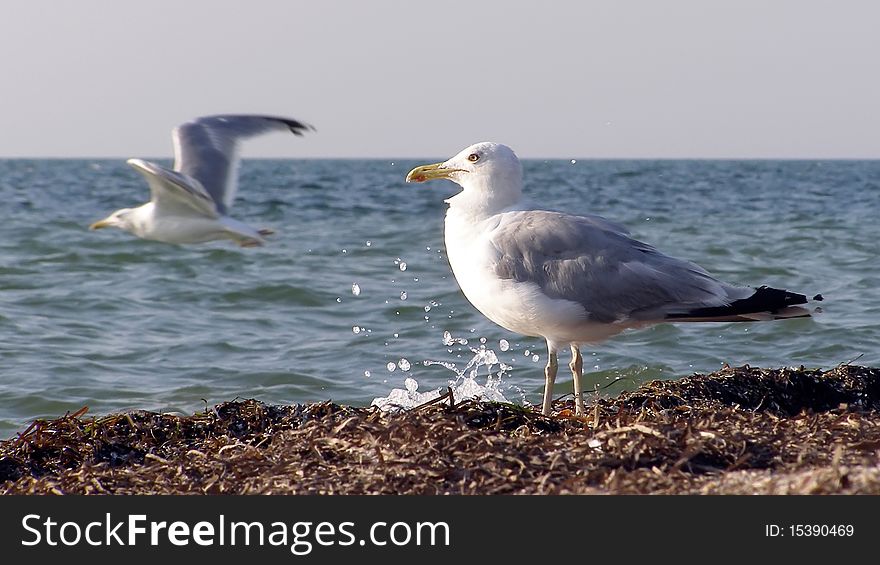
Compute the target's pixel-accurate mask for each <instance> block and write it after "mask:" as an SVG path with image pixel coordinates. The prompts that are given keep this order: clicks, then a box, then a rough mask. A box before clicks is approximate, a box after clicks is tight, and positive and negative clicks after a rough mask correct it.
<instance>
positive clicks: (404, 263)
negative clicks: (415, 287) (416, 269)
mask: <svg viewBox="0 0 880 565" xmlns="http://www.w3.org/2000/svg"><path fill="white" fill-rule="evenodd" d="M400 270H401V271H405V270H406V261H401V262H400Z"/></svg>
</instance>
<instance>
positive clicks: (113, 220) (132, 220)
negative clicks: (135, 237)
mask: <svg viewBox="0 0 880 565" xmlns="http://www.w3.org/2000/svg"><path fill="white" fill-rule="evenodd" d="M138 209H139V208H122V209H120V210H116V211H115V212H113V213H112V214H110V215H109V216H107V217H106V218H104V219H103V220H98V221H97V222H95V223H94V224H92V225H90V226H89V229H90V230H99V229H103V228H119V229H121V230H125V231H127V232H132V233H134V231H135V229H136V227H135V226H136V224H137V213H136V211H137V210H138Z"/></svg>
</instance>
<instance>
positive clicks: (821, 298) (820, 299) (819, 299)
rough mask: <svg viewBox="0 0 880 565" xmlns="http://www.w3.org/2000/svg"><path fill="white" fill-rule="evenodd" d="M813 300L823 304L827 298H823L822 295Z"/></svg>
mask: <svg viewBox="0 0 880 565" xmlns="http://www.w3.org/2000/svg"><path fill="white" fill-rule="evenodd" d="M813 300H815V301H817V302H822V301H823V300H825V297H824V296H822V295H821V294H817V295H816V296H814V297H813Z"/></svg>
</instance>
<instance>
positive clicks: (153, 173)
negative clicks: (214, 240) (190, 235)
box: [126, 159, 218, 218]
mask: <svg viewBox="0 0 880 565" xmlns="http://www.w3.org/2000/svg"><path fill="white" fill-rule="evenodd" d="M126 162H127V163H128V164H129V165H131V166H132V168H134V170H136V171H137V172H139V173H140V174H141V175H143V177H144V178H145V179H147V184H149V185H150V195H151V199H152V200H153V202H154V203H155V205H156V207H157V208H159V209H161V210H163V211H167V212H169V213H175V212H177V213H178V214H179V215H192V213H193V212H196V213H198V214H201V215H204V216H207V217H209V218H217V217H218V213H217V206H215V204H214V200H213V199H212V198H211V195H210V194H208V193H207V192H206V191H205V189H204V188H203V187H202V186H201V184H200V183H198V181H196V182H193V181H192V179H189V178H187V177H185V176H183V175H182V174H180V173H176V172H174V171H169V170H168V169H166V168H165V167H162V166H160V165H157V164H155V163H150V162H149V161H143V160H141V159H129V160H128V161H126Z"/></svg>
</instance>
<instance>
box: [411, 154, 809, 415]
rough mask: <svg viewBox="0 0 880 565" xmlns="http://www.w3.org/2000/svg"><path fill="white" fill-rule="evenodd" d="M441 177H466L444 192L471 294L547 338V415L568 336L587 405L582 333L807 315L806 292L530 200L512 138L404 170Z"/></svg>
mask: <svg viewBox="0 0 880 565" xmlns="http://www.w3.org/2000/svg"><path fill="white" fill-rule="evenodd" d="M433 179H448V180H451V181H453V182H455V183H457V184H459V185H460V186H461V187H462V191H461V192H460V193H458V194H457V195H455V196H453V197H452V198H450V199H448V200H447V201H446V202H447V203H448V204H449V210H448V211H447V213H446V223H445V224H446V225H445V242H446V254H447V257H448V259H449V264H450V266H451V267H452V272H453V273H454V274H455V278H456V280H457V281H458V284H459V286H460V287H461V290H462V292H463V293H464V295H465V297H467V299H468V300H469V301H470V302H471V304H473V305H474V306H475V307H476V308H477V310H479V311H480V312H482V313H483V314H484V315H485V316H486V317H488V318H489V319H490V320H492V321H493V322H495V323H496V324H499V325H500V326H503V327H504V328H506V329H508V330H510V331H513V332H517V333H521V334H525V335H529V336H540V337H543V338H544V339H545V340H546V341H547V349H548V353H549V361H548V363H547V367H546V368H545V370H544V375H545V386H544V402H543V407H542V408H543V413H544V414H550V408H551V401H552V394H553V383H554V381H555V379H556V372H557V368H558V362H557V351H558V349H559V348H560V347H564V346H570V347H571V352H572V360H571V363H570V365H569V367H570V368H571V372H572V377H573V378H574V394H575V413H576V415H583V414H584V405H583V399H582V398H581V376H582V374H583V359H582V357H581V353H580V345H581V344H582V343H597V342H600V341H602V340H605V339H607V338H609V337H611V336H613V335H615V334H617V333H619V332H622V331H624V330H626V329H628V328H639V327H645V326H648V325H651V324H657V323H660V322H730V321H757V320H776V319H782V318H794V317H806V316H810V312H809V310H807V309H806V308H804V307H801V306H799V305H800V304H806V303H807V302H808V301H807V298H806V296H804V295H802V294H796V293H792V292H788V291H785V290H779V289H775V288H769V287H766V286H761V287H758V288H751V287H742V286H735V285H731V284H728V283H725V282H722V281H720V280H718V279H716V278H714V277H712V276H711V275H710V274H709V273H707V272H706V271H705V270H703V269H702V268H701V267H699V266H697V265H695V264H694V263H690V262H688V261H683V260H681V259H675V258H673V257H669V256H668V255H664V254H663V253H661V252H659V251H657V250H656V249H655V248H654V247H652V246H650V245H648V244H645V243H642V242H640V241H636V240H635V239H632V238H631V237H629V236H628V232H627V230H626V229H625V228H624V227H623V226H620V225H618V224H616V223H613V222H610V221H608V220H606V219H604V218H602V217H600V216H593V215H585V216H574V215H571V214H563V213H559V212H551V211H544V210H531V209H527V208H525V207H524V205H523V204H522V203H521V198H522V165H521V164H520V162H519V159H518V158H517V156H516V154H515V153H514V152H513V150H512V149H510V148H509V147H507V146H506V145H501V144H498V143H490V142H483V143H477V144H476V145H472V146H470V147H468V148H467V149H464V150H463V151H462V152H461V153H459V154H458V155H456V156H455V157H452V158H451V159H449V160H448V161H445V162H443V163H436V164H433V165H423V166H420V167H416V168H415V169H413V170H412V171H410V172H409V174H408V175H407V177H406V181H407V182H425V181H428V180H433ZM813 300H822V296H821V295H816V296H815V297H814V298H813Z"/></svg>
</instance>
